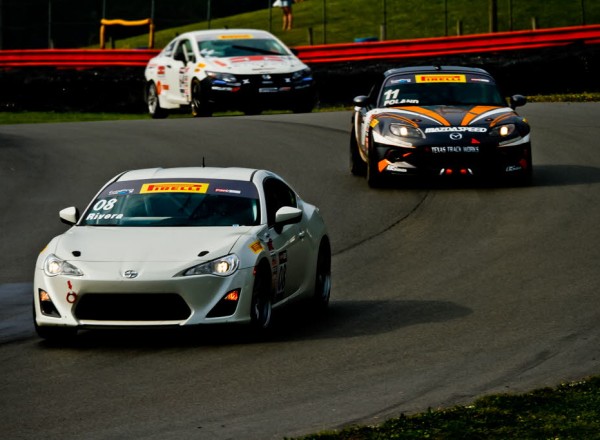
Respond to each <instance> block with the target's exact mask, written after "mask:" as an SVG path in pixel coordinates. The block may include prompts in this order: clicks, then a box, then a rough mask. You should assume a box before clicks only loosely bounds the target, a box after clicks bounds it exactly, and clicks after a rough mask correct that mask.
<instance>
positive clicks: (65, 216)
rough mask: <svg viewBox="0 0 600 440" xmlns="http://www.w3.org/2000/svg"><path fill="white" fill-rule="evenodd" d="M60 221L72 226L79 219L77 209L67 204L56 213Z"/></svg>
mask: <svg viewBox="0 0 600 440" xmlns="http://www.w3.org/2000/svg"><path fill="white" fill-rule="evenodd" d="M58 215H59V217H60V221H61V222H63V223H64V224H66V225H69V226H72V225H74V224H75V223H77V220H79V209H77V208H76V207H74V206H69V207H68V208H65V209H63V210H61V211H60V212H59V213H58Z"/></svg>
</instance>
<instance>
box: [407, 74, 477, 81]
mask: <svg viewBox="0 0 600 440" xmlns="http://www.w3.org/2000/svg"><path fill="white" fill-rule="evenodd" d="M415 81H416V82H418V83H466V82H467V78H466V76H465V75H458V74H456V75H438V74H436V75H432V74H427V75H415Z"/></svg>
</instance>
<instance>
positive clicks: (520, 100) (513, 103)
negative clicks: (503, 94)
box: [510, 95, 527, 110]
mask: <svg viewBox="0 0 600 440" xmlns="http://www.w3.org/2000/svg"><path fill="white" fill-rule="evenodd" d="M525 104H527V98H526V97H525V96H523V95H512V96H511V97H510V108H512V109H513V110H514V109H515V108H517V107H521V106H523V105H525Z"/></svg>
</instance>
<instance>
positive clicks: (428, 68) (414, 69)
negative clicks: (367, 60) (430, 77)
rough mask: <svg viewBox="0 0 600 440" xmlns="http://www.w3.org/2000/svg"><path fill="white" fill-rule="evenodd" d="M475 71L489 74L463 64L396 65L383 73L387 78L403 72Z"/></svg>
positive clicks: (480, 73)
mask: <svg viewBox="0 0 600 440" xmlns="http://www.w3.org/2000/svg"><path fill="white" fill-rule="evenodd" d="M445 72H447V73H475V74H479V75H486V76H490V77H491V75H490V74H489V72H487V71H485V70H483V69H480V68H478V67H465V66H410V67H398V68H395V69H390V70H387V71H386V72H385V73H384V74H383V75H384V76H385V77H386V78H387V77H388V76H392V75H398V74H405V73H445Z"/></svg>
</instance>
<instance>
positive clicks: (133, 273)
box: [123, 270, 138, 278]
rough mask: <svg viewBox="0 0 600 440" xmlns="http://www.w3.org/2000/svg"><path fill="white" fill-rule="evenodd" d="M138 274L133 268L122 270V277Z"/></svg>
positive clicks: (133, 276)
mask: <svg viewBox="0 0 600 440" xmlns="http://www.w3.org/2000/svg"><path fill="white" fill-rule="evenodd" d="M137 276H138V273H137V272H136V271H135V270H126V271H125V272H123V277H124V278H135V277H137Z"/></svg>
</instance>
